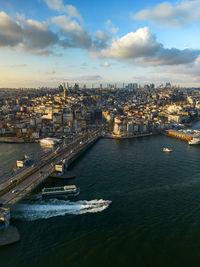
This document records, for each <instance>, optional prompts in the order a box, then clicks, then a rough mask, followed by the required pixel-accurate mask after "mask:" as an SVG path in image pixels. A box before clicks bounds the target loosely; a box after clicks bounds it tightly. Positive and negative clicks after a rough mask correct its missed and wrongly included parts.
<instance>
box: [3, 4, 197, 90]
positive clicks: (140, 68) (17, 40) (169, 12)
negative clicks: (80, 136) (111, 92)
mask: <svg viewBox="0 0 200 267" xmlns="http://www.w3.org/2000/svg"><path fill="white" fill-rule="evenodd" d="M199 74H200V0H194V1H164V2H163V1H158V0H151V1H149V0H144V1H143V0H140V1H137V0H135V1H132V0H123V1H121V0H109V1H108V0H101V1H99V0H28V1H27V0H6V1H5V0H0V88H4V87H8V88H19V87H25V88H27V87H38V86H50V87H55V86H58V85H59V84H60V83H61V82H68V83H69V84H73V83H75V82H77V83H79V84H81V85H82V84H87V85H88V86H90V85H91V84H93V85H94V86H95V85H97V86H98V85H99V84H100V83H102V84H107V83H117V84H118V85H120V84H122V83H139V84H146V83H155V84H156V85H159V84H161V83H166V82H171V83H172V84H179V85H182V86H195V87H199V85H200V75H199Z"/></svg>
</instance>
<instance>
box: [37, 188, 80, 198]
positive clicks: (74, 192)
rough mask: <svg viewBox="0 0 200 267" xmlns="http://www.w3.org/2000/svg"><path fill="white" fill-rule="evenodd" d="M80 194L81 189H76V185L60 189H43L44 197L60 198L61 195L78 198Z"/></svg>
mask: <svg viewBox="0 0 200 267" xmlns="http://www.w3.org/2000/svg"><path fill="white" fill-rule="evenodd" d="M79 193H80V188H78V187H76V186H75V185H65V186H60V187H51V188H43V189H42V197H48V196H59V195H67V196H78V195H79Z"/></svg>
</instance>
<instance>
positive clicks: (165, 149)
mask: <svg viewBox="0 0 200 267" xmlns="http://www.w3.org/2000/svg"><path fill="white" fill-rule="evenodd" d="M172 151H173V150H172V149H169V148H167V147H164V148H163V152H172Z"/></svg>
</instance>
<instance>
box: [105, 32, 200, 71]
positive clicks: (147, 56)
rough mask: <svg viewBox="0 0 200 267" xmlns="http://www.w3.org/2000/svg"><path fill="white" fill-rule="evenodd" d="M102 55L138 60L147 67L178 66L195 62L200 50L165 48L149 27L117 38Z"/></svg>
mask: <svg viewBox="0 0 200 267" xmlns="http://www.w3.org/2000/svg"><path fill="white" fill-rule="evenodd" d="M101 53H102V54H103V55H104V56H105V57H107V58H115V59H118V60H128V61H130V60H132V61H133V60H136V61H137V62H139V63H141V64H146V65H153V66H158V65H178V64H188V63H191V62H194V61H195V60H196V59H197V57H198V55H199V54H200V50H192V49H184V50H179V49H176V48H171V49H169V48H164V46H163V45H162V44H161V43H159V42H157V40H156V36H155V35H153V34H151V33H150V31H149V28H148V27H144V28H140V29H138V30H137V31H136V32H130V33H128V34H126V35H125V36H123V37H121V38H116V39H114V40H113V41H112V44H111V45H110V46H109V47H108V48H107V49H103V50H102V51H101Z"/></svg>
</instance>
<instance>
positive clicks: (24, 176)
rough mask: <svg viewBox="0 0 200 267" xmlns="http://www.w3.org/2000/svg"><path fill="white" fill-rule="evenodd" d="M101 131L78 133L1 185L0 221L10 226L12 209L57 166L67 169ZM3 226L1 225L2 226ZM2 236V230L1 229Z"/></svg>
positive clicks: (97, 137)
mask: <svg viewBox="0 0 200 267" xmlns="http://www.w3.org/2000/svg"><path fill="white" fill-rule="evenodd" d="M100 137H101V133H100V132H99V131H93V132H90V133H86V134H84V135H78V136H77V137H76V138H75V140H74V141H72V142H71V143H69V144H67V145H62V146H61V147H60V149H59V151H54V152H52V153H51V154H49V155H47V156H45V157H43V158H41V161H40V162H39V161H38V162H39V163H38V164H37V165H32V166H31V167H28V168H26V169H25V170H23V171H22V172H20V173H18V174H16V176H12V178H10V179H8V181H6V182H5V183H4V184H3V185H1V187H0V221H1V222H5V226H9V219H10V210H11V209H12V208H13V207H14V206H15V205H16V204H17V203H18V202H19V201H20V200H22V199H23V198H24V197H25V196H26V195H27V194H29V193H30V192H31V191H33V190H34V189H35V188H36V187H37V186H38V185H39V184H41V183H42V182H44V181H45V180H46V179H47V178H48V177H49V176H52V174H53V173H55V166H58V165H60V164H61V167H62V168H61V173H62V172H64V169H67V167H68V166H70V165H71V164H72V163H73V162H74V161H75V160H76V159H77V158H78V157H80V155H81V154H83V153H84V152H85V151H86V150H87V149H88V148H89V147H91V146H92V145H93V144H94V143H95V142H96V141H97V140H98V139H99V138H100ZM0 227H1V226H0ZM0 237H1V231H0Z"/></svg>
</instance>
